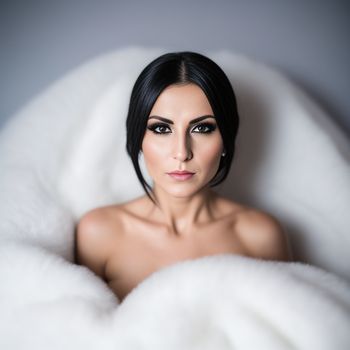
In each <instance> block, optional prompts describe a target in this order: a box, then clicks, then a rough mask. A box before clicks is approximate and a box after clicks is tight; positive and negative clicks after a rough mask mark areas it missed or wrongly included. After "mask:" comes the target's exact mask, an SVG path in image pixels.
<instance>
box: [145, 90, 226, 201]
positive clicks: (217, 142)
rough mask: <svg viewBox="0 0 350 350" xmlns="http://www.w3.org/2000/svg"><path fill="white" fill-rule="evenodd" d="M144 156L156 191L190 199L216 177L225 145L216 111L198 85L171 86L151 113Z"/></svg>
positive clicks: (160, 97)
mask: <svg viewBox="0 0 350 350" xmlns="http://www.w3.org/2000/svg"><path fill="white" fill-rule="evenodd" d="M142 152H143V155H144V160H145V164H146V167H147V170H148V172H149V175H150V176H151V177H152V179H153V181H154V186H155V189H156V190H157V189H161V190H162V191H165V192H166V193H168V194H171V195H173V196H175V197H188V196H191V195H193V194H195V193H196V192H198V191H199V190H200V189H202V188H203V187H204V186H206V185H207V184H208V183H209V181H210V180H211V179H212V178H213V177H214V175H215V174H216V172H217V170H218V167H219V163H220V158H221V154H222V152H223V142H222V138H221V134H220V131H219V128H218V126H217V123H216V120H215V118H214V113H213V110H212V108H211V106H210V104H209V101H208V100H207V97H206V96H205V93H204V92H203V91H202V89H201V88H200V87H198V86H197V85H195V84H187V85H171V86H168V87H167V88H166V89H164V90H163V92H162V93H161V94H160V95H159V97H158V99H157V100H156V102H155V104H154V105H153V108H152V110H151V112H150V115H149V118H148V122H147V129H146V132H145V136H144V139H143V142H142Z"/></svg>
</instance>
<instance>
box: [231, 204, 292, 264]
mask: <svg viewBox="0 0 350 350" xmlns="http://www.w3.org/2000/svg"><path fill="white" fill-rule="evenodd" d="M237 231H238V232H239V235H240V238H241V239H242V241H243V242H244V244H245V245H246V247H247V248H248V250H249V251H250V253H251V255H252V256H253V257H256V258H261V259H266V260H279V261H292V260H293V258H292V252H291V247H290V244H289V241H288V237H287V234H286V232H285V230H284V227H283V226H282V224H281V223H280V222H279V221H278V220H277V219H276V218H275V217H274V216H273V215H271V214H270V213H267V212H264V211H261V210H257V209H254V208H249V207H246V208H245V210H243V211H242V212H241V213H240V216H239V221H238V227H237Z"/></svg>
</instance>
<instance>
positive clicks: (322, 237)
mask: <svg viewBox="0 0 350 350" xmlns="http://www.w3.org/2000/svg"><path fill="white" fill-rule="evenodd" d="M163 52H164V50H160V49H143V48H129V49H124V50H120V51H118V52H113V53H111V54H108V55H104V56H101V57H98V58H97V59H95V60H93V61H91V62H88V63H87V64H85V65H83V66H82V67H80V68H78V69H76V70H75V71H73V72H71V73H70V74H67V76H65V77H64V78H62V79H61V80H60V81H58V82H56V83H55V84H54V85H53V86H51V87H49V88H48V89H47V90H46V91H44V92H43V93H42V94H41V95H40V96H38V97H37V98H36V99H34V100H33V101H32V102H31V103H30V104H29V105H27V106H25V108H23V109H22V110H21V111H19V113H18V114H17V115H16V116H14V117H13V118H12V119H11V120H10V122H9V123H8V124H7V125H6V126H5V128H4V129H3V130H2V131H1V137H0V167H1V178H0V193H1V198H0V281H1V285H0V348H2V349H22V348H23V349H44V348H45V349H46V348H50V349H63V348H64V349H75V350H76V349H254V348H259V349H293V348H298V349H311V348H312V349H345V348H347V347H349V346H350V335H349V332H348V330H349V327H350V286H349V282H348V281H349V280H350V271H349V266H350V254H349V250H350V242H349V241H350V236H349V234H348V233H349V227H350V222H349V215H348V214H347V210H348V208H349V205H350V186H349V174H350V171H349V152H348V151H349V144H348V140H347V139H346V137H345V136H344V135H343V134H342V132H341V131H340V130H339V129H338V128H337V127H336V126H335V125H334V124H333V123H332V121H331V119H330V118H328V117H327V116H326V115H325V113H324V112H323V111H322V110H321V109H320V108H318V107H317V105H315V104H314V103H313V102H312V101H311V100H310V99H309V98H308V97H307V96H305V95H304V94H303V93H302V92H301V91H300V90H299V89H297V88H296V87H295V86H293V85H292V84H291V83H290V82H289V81H288V80H286V79H285V78H284V77H283V76H281V75H280V74H279V73H277V72H276V71H274V70H272V69H271V68H268V67H266V66H263V65H261V64H260V63H258V62H254V61H252V60H250V59H248V58H246V57H242V56H239V55H235V54H232V53H230V52H228V51H221V52H215V53H207V54H208V56H210V57H212V58H213V59H214V60H215V61H216V62H217V63H218V64H219V65H220V66H221V67H222V68H223V69H224V70H225V72H227V74H228V76H229V78H230V79H231V81H232V84H233V87H234V89H235V91H236V93H237V98H238V106H239V111H240V114H241V118H242V119H241V129H240V132H239V135H238V144H237V158H236V160H235V161H234V165H233V169H232V172H231V174H230V176H229V178H228V180H227V181H226V182H225V184H224V185H223V186H222V187H221V188H220V191H223V192H225V194H226V195H228V196H231V197H232V198H234V199H235V200H238V201H241V202H244V203H246V204H248V205H251V206H254V207H260V208H262V209H264V210H266V211H269V212H271V213H273V214H274V215H275V216H276V217H278V218H279V220H280V221H281V222H282V224H284V226H285V228H286V229H287V232H288V233H289V236H290V239H291V242H292V246H293V249H294V252H295V255H296V257H297V258H298V260H301V261H304V262H307V263H308V264H306V263H282V262H281V263H279V262H270V261H262V260H256V259H249V258H245V257H240V256H232V255H218V256H212V257H204V258H200V259H196V260H191V261H184V262H180V263H177V264H174V265H172V266H169V267H167V268H164V269H162V270H159V271H157V272H155V273H154V274H152V275H151V276H150V277H148V278H147V279H146V280H145V281H143V282H142V283H141V284H140V285H139V286H138V287H137V288H136V289H135V290H134V291H133V292H132V293H131V294H129V296H128V297H127V298H126V299H125V301H124V302H123V303H122V304H119V301H118V300H117V298H116V297H115V296H114V294H113V293H112V292H111V290H110V289H109V288H108V287H107V286H106V285H105V284H104V282H103V281H102V280H101V279H99V278H98V277H97V276H95V275H94V274H93V273H92V272H91V271H89V270H88V269H86V268H85V267H83V266H77V265H74V264H73V263H72V262H73V238H74V225H75V224H76V222H77V220H78V219H79V217H80V216H81V215H82V214H84V213H85V212H86V211H88V210H89V209H91V208H94V207H97V206H100V205H106V204H109V203H115V202H121V201H124V200H128V199H131V198H132V197H134V196H137V195H139V194H141V193H142V189H141V186H140V185H139V184H138V181H137V179H136V176H135V175H134V172H133V169H132V165H131V163H130V161H129V160H128V159H127V156H126V151H125V146H124V145H125V117H126V112H127V107H128V99H129V95H130V92H131V88H132V85H133V83H134V81H135V79H136V77H137V76H138V74H139V73H140V71H141V69H142V68H143V67H144V66H145V64H146V63H147V62H149V61H150V60H151V59H153V58H155V57H156V56H158V55H160V54H161V53H163ZM310 264H312V265H315V266H318V267H315V266H312V265H310Z"/></svg>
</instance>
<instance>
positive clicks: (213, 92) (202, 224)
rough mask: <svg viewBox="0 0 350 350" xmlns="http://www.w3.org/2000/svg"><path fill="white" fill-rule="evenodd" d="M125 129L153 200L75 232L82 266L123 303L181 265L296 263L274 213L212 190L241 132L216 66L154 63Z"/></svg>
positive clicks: (171, 57)
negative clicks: (248, 260) (233, 258)
mask: <svg viewBox="0 0 350 350" xmlns="http://www.w3.org/2000/svg"><path fill="white" fill-rule="evenodd" d="M126 125H127V151H128V154H129V156H130V157H131V159H132V162H133V164H134V167H135V170H136V174H137V176H138V178H139V180H140V182H141V184H142V186H143V188H144V190H145V193H146V194H145V195H144V196H142V197H140V198H137V199H135V200H132V201H130V202H127V203H123V204H118V205H111V206H105V207H101V208H96V209H94V210H92V211H90V212H88V213H87V214H85V215H84V216H83V217H82V218H81V220H80V221H79V223H78V225H77V234H76V259H77V262H78V263H80V264H83V265H85V266H87V267H88V268H90V269H91V270H92V271H94V272H95V273H96V274H97V275H99V276H100V277H101V278H103V279H104V280H105V281H106V282H107V283H108V284H109V286H110V287H111V289H113V291H114V292H115V293H116V295H117V296H118V298H119V300H120V301H122V300H123V298H124V297H125V296H126V295H127V294H128V293H129V292H130V291H131V290H132V289H133V288H135V287H136V286H137V285H138V284H139V283H140V282H141V281H142V280H144V279H145V278H146V277H147V276H149V275H150V274H151V273H153V272H154V271H156V270H158V269H160V268H162V267H165V266H167V265H169V264H173V263H175V262H177V261H181V260H186V259H194V258H198V257H202V256H207V255H214V254H221V253H232V254H238V255H245V256H249V257H253V258H260V259H268V260H284V261H290V260H291V251H290V247H289V244H288V240H287V237H286V235H285V233H284V231H283V228H282V226H281V225H280V223H279V222H278V221H277V220H276V219H275V218H274V217H273V216H271V215H270V214H268V213H265V212H262V211H258V210H256V209H253V208H250V207H247V206H245V205H242V204H239V203H236V202H234V201H232V200H229V199H227V198H224V197H222V196H219V195H218V194H216V193H215V192H214V191H213V190H212V188H213V187H214V186H216V185H218V184H219V183H221V182H222V181H223V180H224V179H225V178H226V177H227V175H228V172H229V170H230V166H231V162H232V159H233V156H234V150H235V139H236V135H237V131H238V126H239V116H238V113H237V106H236V99H235V95H234V92H233V89H232V86H231V84H230V82H229V80H228V79H227V77H226V75H225V73H224V72H223V71H222V69H221V68H220V67H219V66H218V65H217V64H216V63H215V62H213V61H212V60H211V59H209V58H207V57H205V56H203V55H201V54H198V53H194V52H174V53H168V54H164V55H162V56H160V57H158V58H157V59H155V60H154V61H152V62H151V63H150V64H149V65H148V66H147V67H145V68H144V70H143V71H142V72H141V74H140V76H139V77H138V79H137V80H136V82H135V85H134V87H133V90H132V93H131V99H130V104H129V111H128V116H127V123H126ZM140 156H143V158H144V162H145V165H146V168H147V171H148V173H149V175H150V177H151V178H152V180H153V185H150V184H148V183H147V182H146V181H145V179H144V177H143V174H142V171H141V168H140V164H139V158H140Z"/></svg>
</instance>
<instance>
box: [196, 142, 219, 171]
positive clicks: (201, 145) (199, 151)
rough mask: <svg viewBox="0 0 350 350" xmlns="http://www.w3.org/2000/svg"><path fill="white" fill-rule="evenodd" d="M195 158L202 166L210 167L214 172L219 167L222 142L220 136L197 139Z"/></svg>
mask: <svg viewBox="0 0 350 350" xmlns="http://www.w3.org/2000/svg"><path fill="white" fill-rule="evenodd" d="M194 146H195V147H196V149H195V152H196V153H195V154H196V158H197V160H198V162H199V164H201V166H202V167H203V168H208V169H212V172H213V173H214V174H215V173H216V171H217V168H218V167H219V163H220V159H221V153H222V150H223V144H222V139H221V136H217V137H213V138H211V139H203V140H198V141H197V142H196V143H195V145H194Z"/></svg>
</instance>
